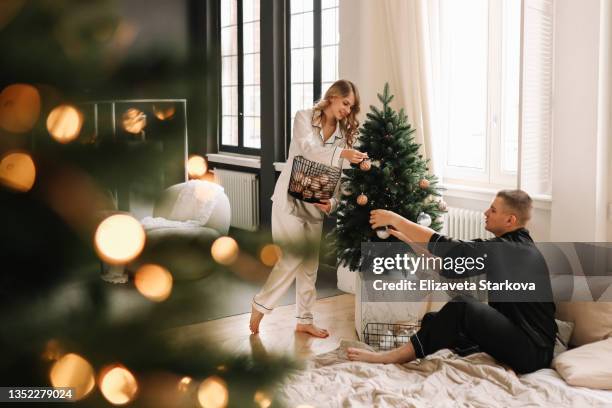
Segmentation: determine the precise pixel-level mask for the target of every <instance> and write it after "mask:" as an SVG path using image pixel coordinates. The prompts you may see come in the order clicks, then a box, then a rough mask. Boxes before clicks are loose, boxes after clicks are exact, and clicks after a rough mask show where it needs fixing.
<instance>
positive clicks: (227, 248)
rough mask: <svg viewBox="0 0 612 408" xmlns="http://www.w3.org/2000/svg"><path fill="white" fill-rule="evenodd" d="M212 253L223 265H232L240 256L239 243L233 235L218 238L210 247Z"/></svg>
mask: <svg viewBox="0 0 612 408" xmlns="http://www.w3.org/2000/svg"><path fill="white" fill-rule="evenodd" d="M210 253H211V254H212V257H213V259H214V260H215V261H217V262H218V263H220V264H221V265H230V264H232V263H234V261H235V260H236V258H238V243H237V242H236V240H235V239H234V238H231V237H221V238H217V239H216V240H215V242H213V244H212V246H211V248H210Z"/></svg>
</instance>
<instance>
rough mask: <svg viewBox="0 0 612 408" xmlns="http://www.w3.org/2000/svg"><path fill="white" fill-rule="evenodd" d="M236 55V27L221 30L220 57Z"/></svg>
mask: <svg viewBox="0 0 612 408" xmlns="http://www.w3.org/2000/svg"><path fill="white" fill-rule="evenodd" d="M236 54H238V29H237V27H236V26H232V27H226V28H222V29H221V55H236Z"/></svg>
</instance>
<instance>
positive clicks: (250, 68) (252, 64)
mask: <svg viewBox="0 0 612 408" xmlns="http://www.w3.org/2000/svg"><path fill="white" fill-rule="evenodd" d="M259 58H260V54H259V53H258V54H250V55H245V56H244V59H243V62H244V85H257V84H259Z"/></svg>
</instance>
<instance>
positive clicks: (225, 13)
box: [221, 0, 237, 27]
mask: <svg viewBox="0 0 612 408" xmlns="http://www.w3.org/2000/svg"><path fill="white" fill-rule="evenodd" d="M236 10H237V6H236V0H221V27H225V26H228V25H232V24H236V16H237V13H236Z"/></svg>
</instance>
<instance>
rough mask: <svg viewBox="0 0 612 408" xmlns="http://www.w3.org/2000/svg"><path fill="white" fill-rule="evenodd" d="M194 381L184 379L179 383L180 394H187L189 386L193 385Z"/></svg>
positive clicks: (187, 378)
mask: <svg viewBox="0 0 612 408" xmlns="http://www.w3.org/2000/svg"><path fill="white" fill-rule="evenodd" d="M192 381H193V379H192V378H191V377H183V378H181V381H179V383H178V389H179V391H180V392H187V390H188V389H189V385H191V383H192Z"/></svg>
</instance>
